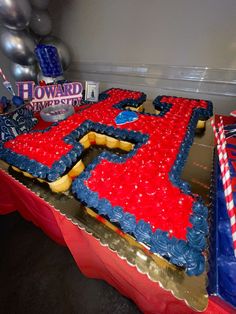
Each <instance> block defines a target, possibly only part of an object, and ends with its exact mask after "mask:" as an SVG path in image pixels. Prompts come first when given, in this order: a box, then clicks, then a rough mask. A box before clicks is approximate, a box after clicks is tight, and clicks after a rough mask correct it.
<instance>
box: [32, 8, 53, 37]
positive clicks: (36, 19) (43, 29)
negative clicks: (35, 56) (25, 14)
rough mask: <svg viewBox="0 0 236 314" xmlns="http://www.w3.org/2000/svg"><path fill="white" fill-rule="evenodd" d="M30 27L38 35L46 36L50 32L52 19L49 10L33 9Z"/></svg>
mask: <svg viewBox="0 0 236 314" xmlns="http://www.w3.org/2000/svg"><path fill="white" fill-rule="evenodd" d="M29 27H30V29H31V30H32V31H33V32H34V33H35V34H37V35H40V36H46V35H48V34H50V33H51V30H52V21H51V18H50V16H49V14H48V12H47V11H43V10H37V9H35V10H33V12H32V16H31V20H30V24H29Z"/></svg>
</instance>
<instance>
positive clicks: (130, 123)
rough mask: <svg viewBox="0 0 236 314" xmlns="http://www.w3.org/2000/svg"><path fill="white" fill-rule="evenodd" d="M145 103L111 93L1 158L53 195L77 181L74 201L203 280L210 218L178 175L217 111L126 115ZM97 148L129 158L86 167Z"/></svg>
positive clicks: (7, 146)
mask: <svg viewBox="0 0 236 314" xmlns="http://www.w3.org/2000/svg"><path fill="white" fill-rule="evenodd" d="M145 99H146V96H145V95H144V94H143V93H141V92H135V91H127V90H121V89H110V90H108V91H106V92H104V93H103V94H102V95H101V96H100V100H99V101H98V102H97V103H94V104H93V105H91V106H90V107H89V108H87V109H86V110H84V111H82V112H78V113H75V114H74V115H72V116H70V117H68V118H67V119H66V120H63V121H61V122H59V123H55V124H53V125H52V126H50V127H49V128H47V129H45V130H43V131H36V130H35V131H32V132H30V133H28V134H22V135H19V136H17V137H16V138H15V139H12V140H10V141H7V142H6V143H4V145H3V148H2V149H1V152H0V158H1V159H3V160H5V161H6V162H7V163H8V164H10V165H12V166H14V167H15V168H16V169H18V170H20V171H22V172H24V173H25V174H27V175H31V176H33V177H36V178H38V179H39V180H42V181H45V182H48V183H49V185H50V187H51V188H52V189H53V190H55V191H63V190H64V189H68V188H70V185H71V182H73V184H72V191H73V193H74V195H75V196H76V197H77V198H78V199H79V200H80V201H82V202H83V203H84V204H85V205H86V206H87V207H89V208H91V209H93V210H95V211H96V212H98V213H99V214H100V215H104V216H105V217H108V218H109V220H110V221H111V222H114V223H117V224H118V225H119V227H120V228H121V229H122V230H123V231H124V232H126V233H129V234H131V235H132V236H134V237H135V239H136V240H137V241H138V242H142V243H144V244H145V245H147V246H148V247H149V248H150V250H151V251H152V252H154V253H156V254H158V255H161V256H163V257H165V258H166V259H168V260H169V261H170V262H171V263H173V264H175V265H178V266H180V267H183V268H184V269H185V270H186V272H187V274H189V275H199V274H201V273H202V272H203V271H204V270H205V256H204V250H205V248H206V235H207V233H208V223H207V215H208V211H207V208H206V206H205V205H204V204H203V201H202V200H201V198H200V197H199V196H197V195H196V194H193V193H192V192H191V189H190V186H189V185H188V183H187V182H184V181H183V180H182V179H181V178H180V175H181V171H182V169H183V167H184V165H185V162H186V159H187V156H188V152H189V149H190V147H191V144H192V142H193V138H194V132H195V128H196V125H197V122H198V120H199V119H200V118H201V119H207V118H208V117H209V116H211V115H212V104H211V103H210V102H209V101H204V100H196V99H187V98H178V97H170V96H159V97H157V98H156V99H155V101H154V106H155V108H156V110H157V111H158V113H157V114H147V113H139V112H134V111H132V110H129V109H128V110H127V107H128V108H136V109H138V108H140V106H141V105H142V103H143V102H144V101H145ZM93 144H97V145H104V146H108V147H109V148H120V149H121V150H123V151H126V154H123V155H116V154H113V153H112V152H107V151H105V152H102V153H101V154H100V155H99V156H98V157H97V158H96V159H95V160H93V162H92V163H91V164H89V165H88V166H87V167H86V168H85V167H84V165H83V163H82V161H81V155H82V153H83V151H84V150H85V149H86V148H88V147H89V146H90V145H93ZM75 177H76V178H75Z"/></svg>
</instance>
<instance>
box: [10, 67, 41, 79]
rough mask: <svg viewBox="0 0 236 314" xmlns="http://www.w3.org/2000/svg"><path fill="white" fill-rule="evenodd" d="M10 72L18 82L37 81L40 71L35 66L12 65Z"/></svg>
mask: <svg viewBox="0 0 236 314" xmlns="http://www.w3.org/2000/svg"><path fill="white" fill-rule="evenodd" d="M10 70H11V73H12V75H13V76H14V78H15V80H16V81H35V82H36V81H37V72H38V69H37V66H36V65H34V64H33V65H20V64H17V63H12V64H11V67H10Z"/></svg>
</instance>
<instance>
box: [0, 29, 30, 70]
mask: <svg viewBox="0 0 236 314" xmlns="http://www.w3.org/2000/svg"><path fill="white" fill-rule="evenodd" d="M0 47H1V48H2V51H3V53H4V54H5V55H6V56H7V57H8V58H9V59H10V60H11V61H13V62H15V63H19V64H22V65H30V64H34V63H35V62H36V59H35V56H34V48H35V42H34V39H33V37H32V36H31V35H30V34H29V33H28V32H26V31H14V30H10V29H3V30H2V32H1V33H0Z"/></svg>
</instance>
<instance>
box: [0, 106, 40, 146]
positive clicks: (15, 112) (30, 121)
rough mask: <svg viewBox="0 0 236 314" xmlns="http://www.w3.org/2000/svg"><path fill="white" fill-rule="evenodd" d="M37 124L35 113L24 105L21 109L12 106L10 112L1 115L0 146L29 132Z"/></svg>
mask: <svg viewBox="0 0 236 314" xmlns="http://www.w3.org/2000/svg"><path fill="white" fill-rule="evenodd" d="M36 123H37V119H36V118H34V117H33V112H32V111H31V110H29V109H27V108H26V107H25V106H24V105H21V106H20V107H19V108H17V106H16V105H15V108H13V106H11V107H10V109H9V111H8V112H6V113H3V114H0V144H2V143H4V142H6V141H8V140H11V139H13V138H15V137H16V136H17V135H19V134H21V133H25V132H29V131H30V130H31V129H32V128H33V127H34V125H35V124H36Z"/></svg>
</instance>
